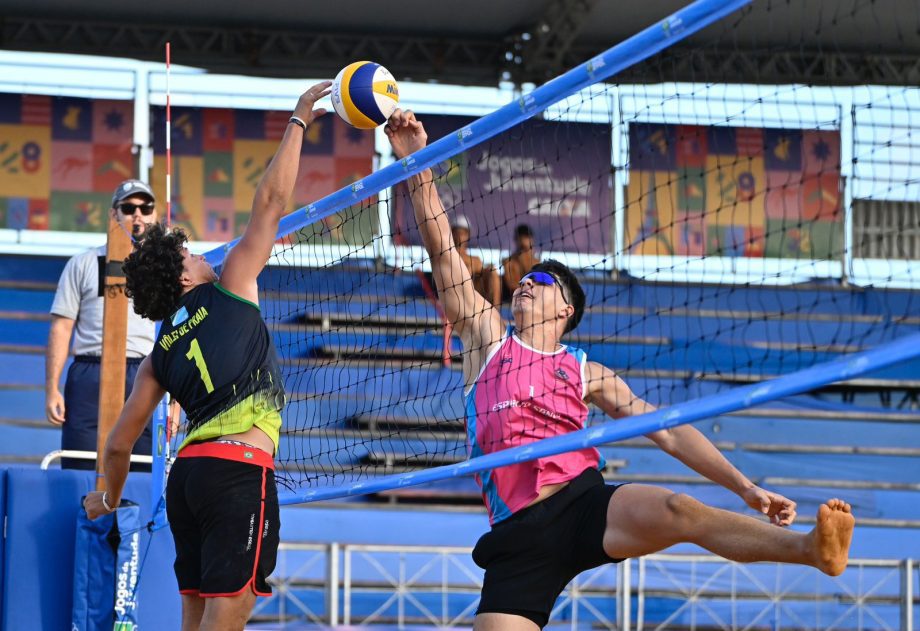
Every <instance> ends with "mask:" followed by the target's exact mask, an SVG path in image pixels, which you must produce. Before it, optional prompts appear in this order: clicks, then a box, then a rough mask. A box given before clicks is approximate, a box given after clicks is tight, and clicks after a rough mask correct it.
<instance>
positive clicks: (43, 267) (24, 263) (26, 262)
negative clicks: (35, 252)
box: [0, 248, 89, 284]
mask: <svg viewBox="0 0 920 631" xmlns="http://www.w3.org/2000/svg"><path fill="white" fill-rule="evenodd" d="M87 249H89V248H87ZM66 264H67V258H66V257H60V256H18V255H7V256H4V257H3V258H2V263H0V280H12V281H16V282H39V283H54V284H57V282H58V279H59V278H60V277H61V272H63V271H64V265H66Z"/></svg>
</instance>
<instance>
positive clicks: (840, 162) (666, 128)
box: [208, 1, 920, 503]
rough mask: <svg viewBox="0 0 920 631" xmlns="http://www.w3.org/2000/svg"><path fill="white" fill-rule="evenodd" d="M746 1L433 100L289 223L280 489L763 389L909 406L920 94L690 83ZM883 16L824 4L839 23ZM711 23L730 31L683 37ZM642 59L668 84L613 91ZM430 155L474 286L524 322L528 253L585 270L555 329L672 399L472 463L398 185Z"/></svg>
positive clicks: (424, 264)
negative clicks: (493, 100)
mask: <svg viewBox="0 0 920 631" xmlns="http://www.w3.org/2000/svg"><path fill="white" fill-rule="evenodd" d="M747 4H748V3H747V2H743V1H734V2H725V1H700V2H695V3H693V4H691V5H689V6H688V7H686V8H685V9H683V10H681V11H679V12H677V13H675V14H674V15H672V16H670V17H668V18H666V19H664V20H662V21H661V22H659V23H657V24H655V25H653V26H651V27H649V28H648V29H646V30H644V31H642V32H641V33H639V34H637V35H636V36H634V37H632V38H630V39H628V40H626V41H624V42H622V43H621V44H619V45H617V46H615V47H613V48H611V49H610V50H608V51H607V52H605V53H604V54H602V55H599V56H597V57H595V58H594V59H592V60H590V61H588V62H587V63H584V64H582V65H580V66H578V67H576V68H575V69H573V70H571V71H570V72H567V73H565V74H563V75H561V76H559V77H557V78H556V79H554V80H552V81H549V82H548V83H546V84H544V85H542V86H540V87H538V88H536V89H534V90H533V91H530V92H526V93H524V94H522V95H521V96H520V97H519V98H518V99H516V100H515V101H513V102H511V103H509V104H508V105H506V106H505V107H502V108H500V109H499V110H497V111H496V112H494V113H492V114H489V115H487V116H484V117H482V118H479V119H475V120H474V119H470V118H462V117H455V116H448V115H427V116H426V115H423V114H419V119H420V120H422V122H423V123H424V124H425V126H426V129H427V130H428V134H429V146H428V147H426V148H425V149H423V150H421V151H419V152H417V153H415V154H413V155H411V156H409V157H407V158H405V159H403V160H401V161H391V163H390V164H388V165H387V166H384V167H383V168H380V169H378V170H377V171H375V172H374V173H372V174H371V175H369V176H367V177H365V178H363V179H360V180H358V181H356V182H354V183H353V184H351V185H350V186H348V187H346V188H343V189H341V190H339V191H337V192H335V193H333V194H331V195H329V196H327V197H324V198H323V199H320V200H318V201H315V202H313V203H311V204H309V205H307V206H305V207H303V208H301V209H300V210H298V211H296V212H294V213H293V214H291V215H289V216H288V217H286V218H285V219H284V220H283V221H282V226H281V230H280V232H279V239H280V240H279V244H278V246H277V247H276V248H275V252H274V254H273V256H272V260H271V261H270V264H269V266H268V267H267V268H266V270H265V272H264V273H263V275H262V277H261V278H260V290H261V292H262V295H261V300H260V302H261V305H262V310H263V315H264V317H265V319H266V321H267V323H268V325H269V328H270V330H271V331H272V334H273V336H274V338H275V343H276V346H277V348H278V351H279V356H280V358H281V363H282V369H283V372H284V376H285V386H286V390H287V392H288V404H287V406H286V409H285V411H284V425H283V428H282V435H281V444H280V448H279V453H278V455H277V462H278V480H279V482H282V483H283V484H285V485H286V486H287V487H288V492H287V493H285V494H284V496H283V499H282V502H284V503H295V502H302V501H312V500H318V499H332V498H337V497H347V496H352V495H358V494H369V493H382V492H387V491H393V490H395V489H400V488H404V487H407V486H413V485H417V484H422V483H437V482H440V481H445V480H450V479H453V478H455V477H457V476H465V475H469V474H472V473H476V472H480V471H484V470H487V469H492V468H496V467H499V466H503V465H508V464H512V463H515V462H521V461H525V460H532V459H535V458H541V457H545V456H548V455H551V454H556V453H562V452H565V451H570V450H574V449H581V448H584V447H586V446H602V445H607V444H608V443H610V442H611V441H616V440H620V439H624V438H633V437H636V436H639V435H641V434H645V433H648V432H650V431H654V430H656V429H661V428H665V427H671V426H674V425H676V424H680V423H685V422H692V421H696V420H701V419H706V418H713V417H717V416H719V415H727V414H730V413H738V412H739V411H742V410H747V411H748V413H749V414H751V415H753V416H756V414H757V412H756V409H757V406H764V405H765V404H767V403H771V402H772V404H773V405H775V406H779V407H781V408H782V409H783V410H784V414H786V415H787V416H794V415H795V413H796V411H802V410H811V411H814V410H824V411H829V410H830V411H845V410H852V409H857V408H859V409H861V410H865V409H882V408H884V407H885V406H889V407H891V406H893V405H894V406H896V405H897V399H898V397H902V396H903V397H908V396H910V395H909V392H908V391H909V390H910V386H909V385H903V386H902V385H898V384H909V383H910V382H912V381H913V380H914V379H915V377H916V373H917V370H918V368H920V365H918V364H917V362H915V361H912V360H915V359H916V358H917V356H918V355H920V345H918V344H917V343H916V342H918V341H920V338H918V337H917V331H920V327H918V324H920V321H918V320H917V318H916V317H915V316H914V315H913V314H914V313H916V306H917V305H916V296H915V294H914V293H912V292H911V291H909V289H904V288H911V287H914V288H915V287H917V284H918V283H920V278H917V272H918V270H917V268H916V266H915V265H914V264H912V262H911V260H910V258H911V252H912V250H911V249H910V248H911V247H912V246H911V245H910V244H909V243H906V241H905V238H906V237H905V235H904V230H903V227H904V226H906V225H909V224H910V221H909V217H912V216H913V215H911V214H910V213H913V212H916V208H915V207H914V206H911V205H910V204H909V203H907V202H909V200H912V199H913V200H916V199H918V195H917V192H918V191H917V184H916V182H915V181H914V179H913V178H912V177H911V175H910V173H909V172H908V171H909V168H908V167H909V166H910V164H911V161H912V160H913V159H914V157H913V153H912V145H911V144H910V140H909V138H910V133H909V130H910V129H911V122H910V120H909V108H910V106H912V105H913V104H916V103H917V101H918V95H917V91H916V90H915V89H906V88H885V89H881V88H879V89H877V90H874V91H873V90H870V89H868V88H865V89H864V91H863V92H860V91H859V90H858V89H856V88H852V89H851V88H841V87H836V88H832V87H827V88H821V87H814V86H802V85H785V86H777V85H765V84H755V83H751V84H744V85H739V84H728V83H726V82H724V81H719V80H718V77H713V76H711V75H706V76H705V77H703V76H701V81H699V82H687V81H680V82H678V81H675V80H674V77H675V76H677V72H676V70H677V68H679V67H680V68H683V69H684V70H685V69H686V68H687V67H688V64H689V66H690V67H692V63H693V59H694V58H695V56H699V55H709V56H713V55H718V54H719V52H720V51H723V50H727V51H731V50H732V48H733V47H737V45H738V43H737V42H738V37H739V33H741V34H743V33H747V32H749V28H750V26H749V25H748V24H746V22H745V18H746V17H748V16H749V15H750V10H748V9H744V8H743V7H745V6H746V5H747ZM739 9H740V10H739ZM874 10H875V9H874V8H873V7H872V6H870V5H866V6H865V7H861V8H860V7H857V8H854V9H853V11H852V12H849V13H846V14H841V15H826V16H824V15H822V16H818V17H817V18H816V19H817V20H818V27H819V28H824V29H827V30H828V32H829V33H831V35H832V31H833V29H835V28H839V24H840V22H841V21H845V20H851V21H855V20H861V19H866V18H867V17H869V16H868V15H865V14H871V12H872V11H874ZM726 16H730V17H727V19H723V18H726ZM850 23H851V24H852V23H853V22H850ZM704 28H708V29H709V30H708V31H707V33H708V34H710V35H712V34H713V33H714V34H715V37H714V38H712V39H713V40H714V41H716V42H717V43H716V44H708V45H706V46H707V47H708V48H706V49H705V50H701V49H699V48H694V47H692V46H676V47H675V45H676V44H677V43H678V42H680V41H682V40H683V39H684V38H687V37H691V36H692V35H693V33H695V32H697V31H699V30H700V29H704ZM642 60H645V61H644V62H643V63H644V66H643V76H644V77H645V78H646V81H647V80H648V77H656V76H657V77H659V79H658V80H657V81H655V82H653V83H628V82H624V83H612V82H611V80H612V78H613V79H616V80H620V73H621V72H622V71H624V70H626V69H627V68H629V67H630V66H632V65H633V64H635V63H637V62H640V61H642ZM682 76H685V75H682ZM754 80H756V76H754V77H752V81H754ZM404 92H405V91H404ZM405 100H406V101H407V102H408V105H407V106H408V107H410V108H411V95H408V94H406V95H405ZM870 103H871V104H873V107H871V108H870V107H869V105H867V104H870ZM317 124H319V125H322V124H323V121H322V120H320V121H318V123H317ZM317 133H319V132H317ZM886 134H887V135H888V136H890V137H886ZM892 144H893V146H894V148H892ZM898 147H900V149H898ZM905 162H906V163H907V166H906V167H905V166H904V163H905ZM309 163H310V156H304V157H303V160H302V165H301V171H302V173H301V177H309V169H310V167H309ZM427 168H432V169H433V173H434V177H435V180H436V184H437V188H438V191H439V193H440V196H441V198H442V200H443V202H444V205H445V211H446V213H447V216H448V218H449V222H450V224H451V226H452V229H453V231H454V235H455V239H456V240H459V241H461V242H465V249H464V255H465V256H466V257H467V258H466V261H467V264H468V265H469V266H470V269H471V272H472V274H473V280H472V282H473V283H474V285H475V290H476V291H477V292H479V293H480V294H481V295H482V296H483V298H484V299H485V300H488V301H489V302H491V303H494V305H495V306H496V308H498V309H499V310H500V312H501V313H502V315H503V316H504V318H505V319H506V320H511V313H510V309H509V304H508V302H507V298H508V292H509V287H508V286H507V285H506V276H511V275H512V267H513V265H514V264H513V263H511V262H509V261H508V257H510V256H512V255H514V254H515V249H516V248H519V247H523V249H524V250H527V244H528V243H530V242H532V244H533V247H534V250H533V252H529V250H527V252H528V254H527V256H520V253H518V255H519V256H518V257H517V258H516V259H515V260H526V261H530V260H531V258H528V257H530V256H532V255H535V256H536V257H539V258H540V259H543V260H545V259H549V258H552V259H556V260H560V261H562V262H564V263H565V264H567V265H569V266H570V267H571V268H572V269H574V270H576V271H577V272H578V274H579V276H580V279H581V282H582V285H583V286H584V288H585V291H586V293H587V308H586V311H585V316H584V319H583V321H582V322H581V324H580V325H579V327H578V328H577V329H576V330H575V331H574V332H572V333H570V334H568V335H567V336H566V337H565V338H564V339H563V343H565V344H569V345H572V346H575V347H579V348H582V349H584V350H585V351H586V353H587V357H588V359H589V360H590V361H596V362H599V363H601V364H604V365H606V366H608V367H609V368H611V369H613V370H614V371H615V372H616V373H617V374H618V375H620V376H621V377H623V378H624V379H625V380H626V382H627V383H628V384H629V385H630V387H631V389H632V391H633V392H634V394H635V395H636V396H638V397H641V398H642V399H644V400H647V401H649V402H650V403H653V404H654V405H656V406H660V407H661V408H662V409H661V410H660V411H658V412H656V413H654V414H652V415H648V416H644V417H636V418H632V419H628V420H620V421H617V422H616V423H612V422H610V419H608V418H606V417H605V416H604V415H603V414H602V413H601V412H600V411H599V410H595V409H592V410H591V411H590V412H589V416H588V421H587V427H586V428H585V429H584V430H582V431H578V432H574V433H572V434H570V435H567V436H564V437H560V438H552V439H546V440H540V441H538V442H534V443H532V444H528V445H524V446H522V447H518V448H513V449H507V450H503V451H500V452H497V453H493V454H490V455H488V456H482V457H478V458H473V459H468V458H467V456H468V439H467V435H466V433H465V429H464V420H465V417H466V414H467V411H466V405H465V402H464V396H463V390H464V384H463V377H462V371H461V366H462V363H463V361H464V359H465V356H466V355H465V354H467V353H470V352H471V351H472V350H479V349H469V348H462V347H461V345H460V343H459V340H458V339H457V338H456V337H451V336H450V334H449V330H448V331H446V330H445V322H444V318H443V313H442V311H441V310H440V309H439V307H438V305H437V304H436V302H435V300H434V297H435V293H436V289H437V288H436V287H435V286H434V283H433V282H432V280H431V279H430V260H429V257H428V255H427V253H426V252H425V250H424V248H423V247H422V245H421V241H420V237H419V233H418V229H417V226H416V225H415V218H414V214H413V209H412V206H411V203H410V201H409V194H408V190H407V188H406V184H405V181H406V180H407V179H408V178H409V177H410V176H411V175H413V174H415V173H419V172H421V171H422V170H424V169H427ZM905 200H907V201H905ZM913 203H914V204H915V205H916V201H914V202H913ZM905 204H906V205H905ZM899 213H900V214H899ZM891 217H894V219H890V218H891ZM886 218H888V219H886ZM898 218H900V219H898ZM899 221H900V225H901V228H902V229H901V230H900V232H901V237H900V240H899V237H898V235H897V234H896V233H897V232H899V230H898V222H899ZM886 222H887V223H886ZM232 246H233V242H230V243H228V244H227V245H226V246H224V247H222V248H219V249H218V250H215V251H213V252H211V253H209V254H208V258H209V260H210V262H211V263H212V264H214V265H219V264H220V263H221V261H222V260H223V257H224V256H225V254H226V252H227V251H228V250H229V248H231V247H232ZM442 289H443V288H442ZM892 397H894V399H895V401H894V403H892ZM761 409H762V408H761ZM752 410H753V411H752ZM605 450H608V451H605ZM602 452H603V453H605V455H608V456H615V452H611V451H609V448H608V447H603V448H602Z"/></svg>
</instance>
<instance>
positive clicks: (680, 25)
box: [661, 15, 684, 37]
mask: <svg viewBox="0 0 920 631" xmlns="http://www.w3.org/2000/svg"><path fill="white" fill-rule="evenodd" d="M661 29H662V30H663V31H664V34H665V37H674V36H675V35H677V34H678V33H680V32H681V31H683V30H684V21H683V20H682V19H681V18H680V16H677V15H672V16H670V17H668V18H667V19H665V20H663V21H662V22H661Z"/></svg>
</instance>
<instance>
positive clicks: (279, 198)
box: [252, 188, 288, 219]
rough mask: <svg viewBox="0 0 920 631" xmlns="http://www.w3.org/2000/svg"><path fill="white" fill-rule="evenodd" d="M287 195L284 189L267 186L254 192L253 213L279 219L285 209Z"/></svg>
mask: <svg viewBox="0 0 920 631" xmlns="http://www.w3.org/2000/svg"><path fill="white" fill-rule="evenodd" d="M287 204H288V195H286V194H285V192H284V191H281V190H274V189H271V188H267V189H265V190H261V191H259V192H258V193H256V197H255V199H254V200H253V205H252V212H253V214H260V215H263V216H267V217H273V218H277V219H280V218H281V217H282V216H283V215H284V212H285V210H286V209H287Z"/></svg>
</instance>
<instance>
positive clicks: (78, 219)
mask: <svg viewBox="0 0 920 631" xmlns="http://www.w3.org/2000/svg"><path fill="white" fill-rule="evenodd" d="M133 128H134V109H133V104H132V103H131V102H129V101H113V100H90V99H76V98H63V97H50V96H34V95H28V94H26V95H20V94H0V227H4V228H13V229H30V230H76V231H83V232H100V231H103V230H105V226H106V213H107V212H108V210H109V207H110V206H111V199H112V191H113V190H114V189H115V187H116V186H117V185H118V183H119V182H121V181H122V180H123V179H125V178H129V177H133V176H134V173H135V159H134V156H133V154H132V151H131V138H132V132H133Z"/></svg>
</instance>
